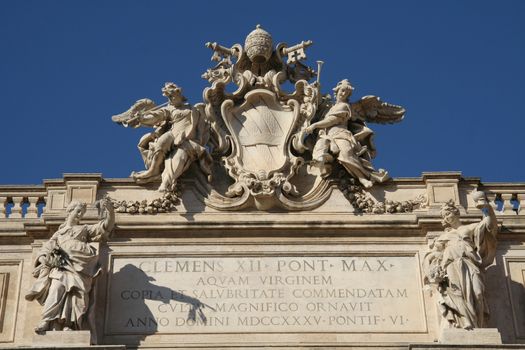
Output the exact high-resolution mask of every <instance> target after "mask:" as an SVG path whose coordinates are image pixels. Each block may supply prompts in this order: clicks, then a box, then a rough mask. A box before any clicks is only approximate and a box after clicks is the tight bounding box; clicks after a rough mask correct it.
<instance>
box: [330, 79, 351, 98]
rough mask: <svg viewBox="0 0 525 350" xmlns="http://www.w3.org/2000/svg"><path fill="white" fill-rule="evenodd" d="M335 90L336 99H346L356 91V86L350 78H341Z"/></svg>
mask: <svg viewBox="0 0 525 350" xmlns="http://www.w3.org/2000/svg"><path fill="white" fill-rule="evenodd" d="M332 90H333V91H334V92H335V97H336V100H338V101H346V100H347V99H348V98H349V97H350V96H351V95H352V92H353V91H354V87H353V86H352V84H350V82H349V81H348V79H344V80H341V81H340V82H338V83H337V85H336V87H335V88H333V89H332Z"/></svg>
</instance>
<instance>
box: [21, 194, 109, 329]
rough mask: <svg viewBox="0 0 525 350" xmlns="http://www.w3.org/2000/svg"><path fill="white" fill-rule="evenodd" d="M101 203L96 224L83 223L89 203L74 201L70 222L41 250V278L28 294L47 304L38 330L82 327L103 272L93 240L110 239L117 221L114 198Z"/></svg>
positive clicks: (37, 265) (38, 265)
mask: <svg viewBox="0 0 525 350" xmlns="http://www.w3.org/2000/svg"><path fill="white" fill-rule="evenodd" d="M99 203H100V209H102V210H103V218H102V219H101V220H100V221H99V222H98V223H96V224H94V225H80V224H79V222H80V219H81V218H82V216H83V215H84V213H85V211H86V204H84V203H80V202H77V201H73V202H71V203H70V204H69V206H68V207H67V210H66V211H67V218H66V221H65V222H64V223H63V224H62V225H60V227H59V229H58V231H57V232H55V234H53V236H52V237H51V238H50V239H49V241H47V242H46V243H44V245H43V246H42V248H41V250H40V251H39V253H38V257H37V259H36V261H35V269H34V271H33V276H34V277H36V278H37V280H36V282H35V283H34V285H33V287H32V288H31V290H30V291H29V293H27V295H26V299H27V300H35V299H36V300H37V301H38V302H39V303H40V304H41V305H43V310H42V320H41V322H40V323H39V324H38V326H37V327H36V328H35V331H36V332H44V331H47V330H51V329H52V330H78V329H82V322H83V318H84V316H85V315H86V313H87V311H88V307H89V293H90V291H91V288H92V286H93V279H94V278H95V277H96V276H97V275H98V274H99V273H100V271H101V269H100V266H99V265H98V254H97V250H96V249H95V248H94V247H93V246H91V245H90V242H101V241H105V240H107V239H108V236H109V233H110V232H111V231H112V229H113V226H114V223H115V214H114V211H113V205H112V204H111V201H110V200H109V199H108V198H105V199H103V200H102V201H101V202H99Z"/></svg>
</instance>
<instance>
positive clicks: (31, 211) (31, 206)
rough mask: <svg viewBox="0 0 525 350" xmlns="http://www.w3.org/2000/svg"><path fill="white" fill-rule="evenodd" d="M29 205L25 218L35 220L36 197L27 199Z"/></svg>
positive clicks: (36, 214) (36, 213) (36, 210)
mask: <svg viewBox="0 0 525 350" xmlns="http://www.w3.org/2000/svg"><path fill="white" fill-rule="evenodd" d="M27 200H28V202H29V205H28V207H27V211H26V215H25V216H24V217H25V218H37V217H38V208H37V206H36V205H37V203H38V197H27Z"/></svg>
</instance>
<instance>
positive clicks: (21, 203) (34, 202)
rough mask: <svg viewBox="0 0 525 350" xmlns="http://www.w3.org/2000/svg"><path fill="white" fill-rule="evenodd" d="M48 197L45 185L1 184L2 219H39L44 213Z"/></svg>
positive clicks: (0, 217) (0, 214)
mask: <svg viewBox="0 0 525 350" xmlns="http://www.w3.org/2000/svg"><path fill="white" fill-rule="evenodd" d="M46 198H47V193H46V189H45V187H44V186H39V185H35V186H27V185H3V186H0V220H1V219H6V218H7V219H37V218H39V217H40V216H41V215H42V213H43V210H44V207H45V204H46Z"/></svg>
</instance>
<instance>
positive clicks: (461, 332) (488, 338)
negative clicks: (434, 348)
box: [439, 328, 501, 344]
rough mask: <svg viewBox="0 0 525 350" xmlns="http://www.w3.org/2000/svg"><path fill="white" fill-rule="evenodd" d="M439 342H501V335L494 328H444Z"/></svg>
mask: <svg viewBox="0 0 525 350" xmlns="http://www.w3.org/2000/svg"><path fill="white" fill-rule="evenodd" d="M439 342H440V343H443V344H501V335H500V333H499V331H498V330H497V329H496V328H475V329H472V330H466V329H461V328H444V329H443V330H442V331H441V336H440V340H439Z"/></svg>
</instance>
